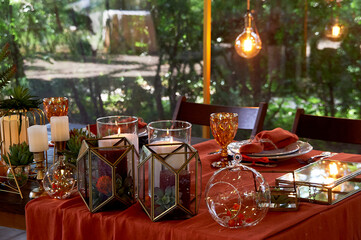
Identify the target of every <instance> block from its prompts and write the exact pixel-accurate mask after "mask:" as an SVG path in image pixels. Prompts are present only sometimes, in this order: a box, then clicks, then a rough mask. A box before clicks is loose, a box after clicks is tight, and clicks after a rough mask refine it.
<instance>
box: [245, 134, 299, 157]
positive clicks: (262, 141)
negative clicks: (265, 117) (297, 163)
mask: <svg viewBox="0 0 361 240" xmlns="http://www.w3.org/2000/svg"><path fill="white" fill-rule="evenodd" d="M297 140H298V137H297V135H296V134H293V133H291V132H289V131H287V130H284V129H282V128H275V129H273V130H270V131H262V132H259V133H258V134H257V135H256V136H255V137H254V139H253V140H252V141H251V142H250V143H249V144H246V145H243V146H242V147H240V149H239V151H240V152H241V153H245V154H247V153H248V154H249V153H259V152H262V151H264V150H273V149H278V148H284V147H286V146H288V145H290V144H291V143H294V142H296V141H297Z"/></svg>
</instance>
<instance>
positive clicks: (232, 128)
mask: <svg viewBox="0 0 361 240" xmlns="http://www.w3.org/2000/svg"><path fill="white" fill-rule="evenodd" d="M210 125H211V130H212V135H213V137H214V139H215V140H216V141H217V143H218V144H219V145H220V146H221V148H222V149H221V160H222V161H227V157H228V154H227V146H228V144H230V143H231V142H232V141H233V138H234V137H235V136H236V133H237V129H238V114H237V113H226V112H220V113H212V114H211V116H210Z"/></svg>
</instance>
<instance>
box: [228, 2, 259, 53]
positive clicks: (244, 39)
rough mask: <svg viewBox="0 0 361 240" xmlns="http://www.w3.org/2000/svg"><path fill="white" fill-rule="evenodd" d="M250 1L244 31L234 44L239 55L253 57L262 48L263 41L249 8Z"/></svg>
mask: <svg viewBox="0 0 361 240" xmlns="http://www.w3.org/2000/svg"><path fill="white" fill-rule="evenodd" d="M249 1H250V0H247V13H246V15H245V16H244V29H243V32H242V33H241V34H240V35H239V36H238V37H237V38H236V42H235V45H234V47H235V49H236V52H237V53H238V55H240V56H241V57H244V58H252V57H254V56H256V55H257V54H258V53H259V51H261V49H262V41H261V38H260V36H259V34H258V31H257V28H256V24H255V23H254V20H253V16H252V14H251V12H250V10H249Z"/></svg>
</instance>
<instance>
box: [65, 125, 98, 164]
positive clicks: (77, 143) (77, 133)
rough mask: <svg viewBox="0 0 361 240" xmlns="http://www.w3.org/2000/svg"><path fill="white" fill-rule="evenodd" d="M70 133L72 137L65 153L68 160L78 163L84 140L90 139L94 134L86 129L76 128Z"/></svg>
mask: <svg viewBox="0 0 361 240" xmlns="http://www.w3.org/2000/svg"><path fill="white" fill-rule="evenodd" d="M69 135H70V139H69V140H68V142H67V144H66V149H65V150H64V152H63V154H64V156H65V161H66V162H68V163H71V164H74V165H76V159H77V158H78V154H79V151H80V148H81V144H82V142H83V140H84V139H90V138H92V136H91V135H90V134H89V133H88V132H87V131H86V130H83V129H75V128H74V129H72V130H71V131H70V134H69Z"/></svg>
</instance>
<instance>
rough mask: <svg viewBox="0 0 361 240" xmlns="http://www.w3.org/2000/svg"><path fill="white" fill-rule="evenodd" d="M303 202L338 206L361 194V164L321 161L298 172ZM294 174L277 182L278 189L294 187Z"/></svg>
mask: <svg viewBox="0 0 361 240" xmlns="http://www.w3.org/2000/svg"><path fill="white" fill-rule="evenodd" d="M294 174H295V176H294V177H295V183H296V185H297V186H298V190H299V194H300V199H301V200H304V201H309V202H313V203H320V204H335V203H337V202H339V201H341V200H343V199H345V198H347V197H349V196H351V195H352V194H355V193H357V192H359V191H360V190H361V180H360V174H361V163H357V162H341V161H337V160H319V161H317V162H314V163H312V164H309V165H307V166H304V167H301V168H299V169H296V170H295V171H294ZM292 182H293V177H292V174H290V173H287V174H285V175H283V176H281V177H279V178H277V179H276V184H277V186H280V187H282V186H284V185H289V184H292Z"/></svg>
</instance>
